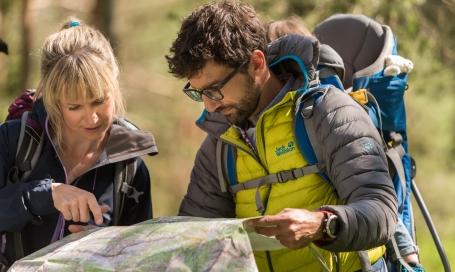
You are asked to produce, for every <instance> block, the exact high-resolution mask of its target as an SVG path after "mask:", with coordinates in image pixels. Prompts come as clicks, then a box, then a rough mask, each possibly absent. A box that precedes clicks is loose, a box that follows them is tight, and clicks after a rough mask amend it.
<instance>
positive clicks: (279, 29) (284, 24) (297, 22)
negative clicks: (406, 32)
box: [266, 16, 312, 42]
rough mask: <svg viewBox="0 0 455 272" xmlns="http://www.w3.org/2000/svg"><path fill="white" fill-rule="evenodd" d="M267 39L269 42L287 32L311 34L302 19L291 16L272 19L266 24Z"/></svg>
mask: <svg viewBox="0 0 455 272" xmlns="http://www.w3.org/2000/svg"><path fill="white" fill-rule="evenodd" d="M266 29H267V41H268V42H271V41H274V40H276V39H278V38H279V37H282V36H285V35H288V34H298V35H302V36H312V34H311V31H309V30H308V28H307V27H306V26H305V23H304V22H303V20H302V19H300V18H299V17H297V16H291V17H289V18H288V19H284V20H279V21H272V22H269V23H268V24H267V25H266Z"/></svg>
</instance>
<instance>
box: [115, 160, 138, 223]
mask: <svg viewBox="0 0 455 272" xmlns="http://www.w3.org/2000/svg"><path fill="white" fill-rule="evenodd" d="M137 167H138V162H137V159H131V160H127V161H120V162H117V163H116V164H115V177H114V218H113V221H114V225H115V226H117V225H118V224H119V223H120V218H121V215H122V212H123V207H124V205H125V197H128V198H132V199H134V200H135V201H136V203H139V197H140V196H141V195H142V194H144V192H139V191H137V190H136V188H135V187H133V186H132V185H131V184H132V183H133V179H134V176H135V175H136V171H137Z"/></svg>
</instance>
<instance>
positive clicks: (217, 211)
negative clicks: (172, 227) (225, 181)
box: [179, 136, 235, 218]
mask: <svg viewBox="0 0 455 272" xmlns="http://www.w3.org/2000/svg"><path fill="white" fill-rule="evenodd" d="M216 141H217V139H216V138H215V137H213V136H207V137H206V138H205V140H204V142H203V143H202V146H201V147H200V149H199V151H198V152H197V155H196V160H195V163H194V167H193V170H192V172H191V180H190V183H189V185H188V191H187V193H186V195H185V197H184V199H183V201H182V203H181V205H180V210H179V215H186V216H199V217H210V218H214V217H226V218H232V217H235V204H234V200H233V197H232V195H231V193H229V192H226V193H223V192H222V191H221V188H220V184H219V181H218V175H217V167H216V154H215V149H216Z"/></svg>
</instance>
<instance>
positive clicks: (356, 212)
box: [305, 88, 397, 251]
mask: <svg viewBox="0 0 455 272" xmlns="http://www.w3.org/2000/svg"><path fill="white" fill-rule="evenodd" d="M307 123H308V124H307ZM305 124H306V125H310V126H311V127H310V128H309V129H308V131H309V133H310V131H312V132H313V140H315V143H313V144H314V145H318V147H316V146H315V148H314V149H315V152H316V156H317V157H318V158H319V159H320V160H322V161H323V162H324V163H325V167H326V171H327V174H328V176H329V177H330V179H331V182H332V183H333V185H334V187H335V189H336V191H337V194H338V196H339V197H340V198H341V199H342V200H344V201H345V202H344V203H345V205H330V206H324V207H321V208H322V209H325V210H330V211H332V212H334V213H335V214H337V215H338V217H339V221H340V230H339V232H338V234H337V238H336V239H335V240H334V241H332V242H330V243H323V244H321V245H320V246H321V247H323V248H325V249H328V250H331V251H354V250H364V249H369V248H373V247H376V246H379V245H383V244H385V243H386V242H387V240H389V238H391V236H392V235H393V233H394V231H395V225H396V222H397V197H396V194H395V190H394V187H393V184H392V181H391V179H390V175H389V173H388V167H387V159H386V156H385V153H384V150H383V147H382V144H381V142H382V140H381V137H380V135H379V133H378V131H377V129H376V128H375V126H374V125H373V123H372V121H371V119H370V118H369V116H368V114H367V113H366V111H365V110H364V109H363V108H362V107H361V106H360V105H359V104H357V103H356V102H355V101H354V100H353V99H351V98H350V97H349V96H348V95H347V94H345V93H343V92H342V91H340V90H338V89H336V88H330V89H329V90H328V91H327V92H326V93H325V94H324V95H323V96H322V97H321V98H320V99H318V100H316V103H315V106H314V111H313V116H312V117H310V118H309V120H308V121H306V122H305ZM310 137H311V135H310Z"/></svg>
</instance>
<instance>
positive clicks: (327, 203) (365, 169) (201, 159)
mask: <svg viewBox="0 0 455 272" xmlns="http://www.w3.org/2000/svg"><path fill="white" fill-rule="evenodd" d="M266 47H267V42H266V32H265V29H264V27H263V24H262V23H261V21H260V20H259V19H258V17H257V16H256V13H255V11H254V9H253V8H251V7H250V6H248V5H245V4H242V3H239V2H232V1H223V2H219V3H216V4H209V5H204V6H202V7H200V8H198V9H197V10H195V11H194V12H193V13H192V14H191V15H189V16H188V17H187V18H186V19H185V20H184V21H183V23H182V27H181V29H180V32H179V34H178V37H177V39H176V40H175V41H174V43H173V45H172V47H171V49H170V51H171V54H170V55H168V56H167V57H166V58H167V60H168V63H169V68H170V72H171V73H173V74H174V75H175V76H177V77H179V78H187V79H188V80H189V82H188V83H187V84H186V85H185V87H184V89H183V91H184V92H185V93H186V94H187V95H188V96H189V97H190V98H192V99H193V100H196V101H201V102H204V106H205V109H206V110H205V111H204V113H203V115H202V116H201V118H200V119H199V120H198V121H197V123H198V125H199V126H200V127H201V128H202V129H204V130H205V131H207V133H208V136H207V138H206V139H205V140H204V142H203V144H202V146H201V148H200V149H199V152H198V153H197V156H196V161H195V165H194V168H193V171H192V174H191V181H190V184H189V187H188V192H187V195H186V196H185V198H184V200H183V201H182V204H181V207H180V214H181V215H191V216H202V217H239V218H245V217H252V216H258V215H265V216H263V217H261V218H260V219H258V220H254V221H252V226H253V227H254V228H255V229H256V231H257V232H258V233H261V234H264V235H268V236H275V237H276V238H277V239H278V240H279V241H280V242H281V243H282V244H283V245H285V246H286V247H287V248H288V249H284V250H279V251H270V252H269V251H267V252H255V257H256V262H257V265H258V268H259V270H260V271H286V270H293V271H294V270H295V271H320V270H321V266H323V267H326V269H328V270H336V269H337V268H339V270H340V271H357V270H360V269H362V270H366V269H371V266H372V267H373V269H374V270H373V271H382V270H380V269H383V268H384V267H383V261H382V258H381V256H382V255H383V253H384V248H383V247H382V246H381V245H383V244H384V243H385V242H386V241H387V240H388V239H389V238H390V237H391V235H392V234H393V231H394V229H395V223H396V220H397V218H396V210H397V203H396V196H395V193H394V189H393V185H392V182H391V180H390V177H389V175H388V172H387V162H386V158H385V155H384V153H383V150H382V147H381V138H380V136H379V134H378V132H377V130H376V129H375V127H374V126H373V124H372V123H371V120H370V119H369V117H368V115H367V114H366V113H365V112H364V110H363V109H362V108H361V107H360V106H359V105H357V104H356V103H355V102H353V100H352V99H351V98H350V97H349V96H347V95H346V94H344V93H343V92H341V91H340V90H338V89H335V88H334V87H330V88H328V89H327V90H326V91H324V92H323V95H321V96H319V98H318V99H314V102H315V103H314V105H313V107H308V108H309V109H312V110H311V114H309V115H308V116H307V118H308V120H307V121H305V126H307V128H306V129H307V130H308V134H311V135H313V136H314V139H315V141H316V142H315V143H316V144H317V145H316V147H318V148H315V152H316V153H317V155H318V157H319V158H322V161H324V163H325V168H324V173H327V175H328V177H329V178H330V183H328V182H327V181H325V180H324V178H322V177H321V175H318V174H317V173H316V172H315V171H310V173H308V171H307V170H308V169H310V168H311V167H312V166H309V163H308V158H305V157H304V156H303V155H302V153H301V152H300V150H299V148H298V147H297V146H296V142H297V138H298V137H299V135H296V134H297V133H294V127H295V124H294V117H295V116H294V111H295V109H296V108H298V107H299V105H300V104H299V101H301V102H302V103H304V104H305V103H306V102H307V101H313V100H312V99H311V97H310V99H309V100H305V99H300V100H299V99H298V98H299V95H298V93H296V92H295V90H297V89H303V90H305V89H306V88H305V86H307V85H308V81H314V79H316V76H315V75H316V73H315V67H316V66H317V61H318V54H319V51H318V48H319V44H318V42H317V41H316V40H315V39H313V38H308V37H307V38H303V37H300V38H298V37H297V36H294V37H290V38H287V39H280V40H278V41H277V42H275V43H273V44H271V45H270V47H269V48H266ZM290 51H292V52H290ZM296 56H298V58H297V57H296ZM276 63H278V64H276ZM269 66H273V69H271V68H269ZM283 71H284V72H283ZM313 83H314V82H313ZM316 101H317V103H316ZM310 106H311V105H310ZM302 113H303V112H302ZM302 122H303V121H302ZM312 143H313V142H312ZM313 144H314V143H313ZM219 150H227V151H226V152H225V153H226V154H227V156H226V157H222V156H217V154H219V153H220V152H219ZM223 154H224V153H223ZM229 164H231V166H229ZM232 164H233V165H232ZM224 165H228V166H227V167H226V168H228V171H227V173H225V176H228V177H229V183H230V192H226V190H223V188H224V187H225V186H226V184H225V183H224V182H223V179H224V178H223V177H224V175H223V174H220V172H222V171H218V170H219V169H221V168H223V167H224ZM295 169H297V170H301V169H304V170H302V171H301V172H303V173H304V174H302V175H294V172H296V171H293V173H292V177H290V178H289V177H288V178H282V179H279V180H278V181H277V180H275V181H271V182H269V181H270V180H268V179H269V178H270V177H272V179H273V176H274V174H275V173H278V174H277V175H275V176H283V174H282V173H289V170H295ZM321 169H322V168H321ZM305 172H307V173H305ZM266 179H267V180H268V181H266ZM251 184H254V186H250V185H251ZM312 242H314V243H316V244H317V245H318V246H319V247H320V248H318V249H317V250H315V247H313V246H310V243H312ZM368 249H369V250H368ZM363 250H368V252H366V251H363ZM356 251H358V252H356ZM335 252H336V253H335Z"/></svg>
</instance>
